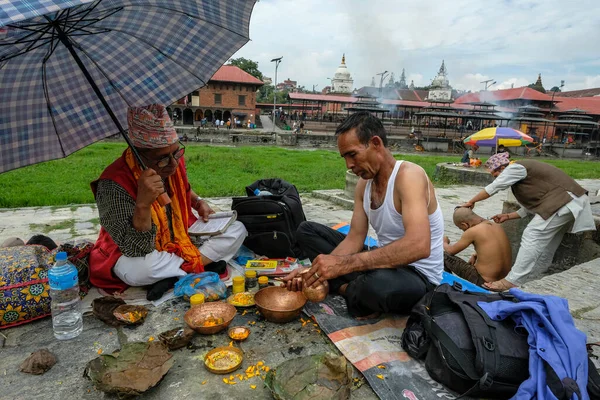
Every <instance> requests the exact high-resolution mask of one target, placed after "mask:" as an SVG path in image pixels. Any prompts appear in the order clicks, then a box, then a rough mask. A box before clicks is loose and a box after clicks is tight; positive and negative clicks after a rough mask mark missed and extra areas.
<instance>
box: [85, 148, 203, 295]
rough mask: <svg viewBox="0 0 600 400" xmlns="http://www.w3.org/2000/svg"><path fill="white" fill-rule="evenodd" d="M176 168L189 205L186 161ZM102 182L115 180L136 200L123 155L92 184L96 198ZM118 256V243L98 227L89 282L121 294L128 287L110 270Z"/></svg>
mask: <svg viewBox="0 0 600 400" xmlns="http://www.w3.org/2000/svg"><path fill="white" fill-rule="evenodd" d="M178 169H179V170H180V171H181V172H182V177H183V180H184V184H185V187H186V188H187V191H186V193H185V194H181V195H182V196H186V197H187V201H186V203H185V204H191V201H190V200H191V199H190V196H191V191H190V185H189V183H188V181H187V173H186V171H185V162H184V161H183V157H182V158H180V160H179V166H178ZM102 179H107V180H111V181H114V182H115V183H117V184H118V185H120V186H121V187H122V188H123V189H125V190H127V192H128V193H129V195H130V196H131V197H132V198H133V199H134V200H135V199H136V198H137V180H136V179H135V177H134V176H133V172H132V171H131V169H130V168H129V166H128V165H127V163H126V161H125V153H123V156H121V157H120V158H119V159H117V160H116V161H115V162H113V163H112V164H111V165H109V166H108V167H107V168H106V169H105V170H104V172H102V174H101V175H100V178H98V180H96V181H93V182H92V183H91V187H92V192H93V193H94V197H96V190H97V187H98V181H99V180H102ZM169 195H170V196H172V195H173V194H172V193H169ZM180 204H183V202H180ZM189 215H190V217H189V221H188V223H187V226H188V227H189V226H191V225H192V224H193V223H194V222H196V219H197V218H196V217H195V216H194V214H193V213H192V212H191V209H190V212H189ZM119 257H121V250H120V249H119V246H117V244H116V243H115V242H114V241H113V239H112V238H111V236H110V235H109V234H108V232H107V231H106V230H105V229H104V227H102V228H100V235H99V237H98V240H96V244H95V245H94V247H93V249H92V251H91V253H90V258H89V264H90V282H91V283H92V285H94V286H97V287H99V288H102V289H107V290H110V291H123V290H125V289H127V288H128V287H129V286H128V285H127V284H126V283H125V282H123V281H122V280H120V279H119V278H117V276H116V275H115V274H114V273H113V271H112V269H113V267H114V266H115V264H116V263H117V261H118V260H119ZM183 267H184V266H182V268H183Z"/></svg>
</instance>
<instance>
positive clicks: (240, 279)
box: [233, 276, 244, 284]
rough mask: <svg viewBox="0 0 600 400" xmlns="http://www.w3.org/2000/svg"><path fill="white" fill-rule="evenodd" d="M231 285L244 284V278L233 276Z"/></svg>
mask: <svg viewBox="0 0 600 400" xmlns="http://www.w3.org/2000/svg"><path fill="white" fill-rule="evenodd" d="M233 283H238V284H240V283H244V277H243V276H234V277H233Z"/></svg>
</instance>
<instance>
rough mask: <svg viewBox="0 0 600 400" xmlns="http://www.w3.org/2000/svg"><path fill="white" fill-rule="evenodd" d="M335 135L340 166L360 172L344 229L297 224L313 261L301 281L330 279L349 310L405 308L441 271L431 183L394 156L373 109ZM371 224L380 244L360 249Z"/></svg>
mask: <svg viewBox="0 0 600 400" xmlns="http://www.w3.org/2000/svg"><path fill="white" fill-rule="evenodd" d="M336 136H337V142H338V149H339V152H340V155H341V156H342V157H343V158H344V160H345V161H346V166H347V167H348V168H349V169H351V170H352V171H353V172H354V173H355V174H356V175H358V176H359V177H360V179H359V181H358V183H357V185H356V190H355V195H354V212H353V214H352V221H351V224H350V232H349V233H348V236H345V235H343V234H342V233H340V232H337V231H334V230H333V229H331V228H328V227H326V226H323V225H320V224H317V223H314V222H304V223H302V224H301V225H300V226H299V228H298V232H297V240H298V244H299V245H300V247H301V248H302V250H303V251H304V252H305V254H306V255H307V256H308V257H309V258H310V259H311V260H312V262H313V263H312V268H311V269H310V272H309V273H308V274H307V276H308V279H307V281H306V282H303V283H302V284H307V285H309V286H312V285H313V284H315V283H316V282H322V281H325V280H328V281H329V284H330V288H331V290H332V291H337V292H339V293H340V294H342V295H343V296H345V298H346V301H347V304H348V309H349V311H350V313H351V314H352V315H354V316H358V317H364V316H367V315H370V314H374V313H379V312H394V313H403V314H406V313H408V312H409V311H410V310H411V308H412V307H413V305H414V304H415V303H416V302H417V301H418V300H419V299H420V298H421V297H423V295H424V294H425V293H426V292H427V290H429V289H431V288H433V287H434V285H437V284H439V282H440V280H441V278H442V271H443V247H442V246H443V234H444V221H443V216H442V212H441V210H440V208H439V206H438V203H437V200H436V197H435V191H434V189H433V185H432V184H431V182H430V181H429V178H428V177H427V175H426V174H425V171H424V170H423V169H422V168H421V167H419V166H418V165H415V164H412V163H410V162H403V161H397V160H396V159H395V158H394V156H393V155H392V153H391V152H390V150H389V149H388V148H387V137H386V133H385V129H384V127H383V125H382V123H381V121H380V120H379V119H377V118H376V117H374V116H372V115H371V114H369V113H367V112H359V113H356V114H354V115H352V116H350V117H348V118H347V119H346V120H345V121H344V122H343V123H342V124H341V125H340V126H339V127H338V128H337V130H336ZM369 224H370V225H371V226H372V227H373V228H374V229H375V231H376V233H377V237H378V239H379V247H378V248H376V249H372V250H371V251H363V250H364V245H363V243H364V240H365V238H366V237H367V233H368V229H369ZM295 276H296V274H295V273H292V274H290V275H288V276H287V277H286V278H285V280H286V281H287V286H288V288H289V289H291V290H298V289H300V285H301V283H300V281H299V279H294V278H295Z"/></svg>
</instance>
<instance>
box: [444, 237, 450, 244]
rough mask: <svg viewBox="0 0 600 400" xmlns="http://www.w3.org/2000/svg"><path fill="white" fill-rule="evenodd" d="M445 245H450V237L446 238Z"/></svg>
mask: <svg viewBox="0 0 600 400" xmlns="http://www.w3.org/2000/svg"><path fill="white" fill-rule="evenodd" d="M444 243H446V244H450V239H449V238H448V236H444Z"/></svg>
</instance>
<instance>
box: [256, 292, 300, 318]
mask: <svg viewBox="0 0 600 400" xmlns="http://www.w3.org/2000/svg"><path fill="white" fill-rule="evenodd" d="M254 302H255V303H256V308H258V311H260V313H261V314H262V315H263V316H264V317H265V319H266V320H267V321H271V322H289V321H292V320H294V319H295V318H297V317H298V316H299V315H300V312H302V308H303V307H304V304H306V297H304V295H303V294H302V292H292V291H289V290H287V289H286V288H283V287H278V286H269V287H266V288H264V289H261V290H259V291H258V292H257V293H256V294H255V295H254Z"/></svg>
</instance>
